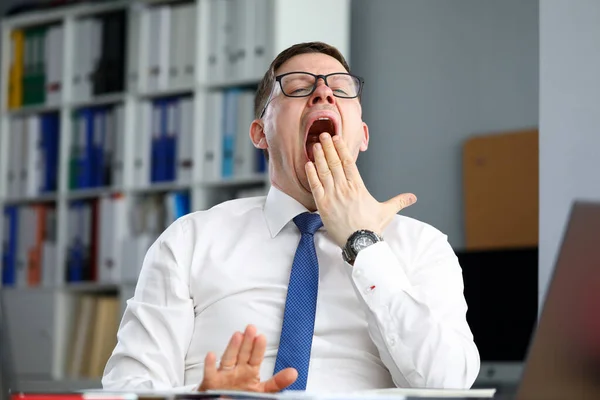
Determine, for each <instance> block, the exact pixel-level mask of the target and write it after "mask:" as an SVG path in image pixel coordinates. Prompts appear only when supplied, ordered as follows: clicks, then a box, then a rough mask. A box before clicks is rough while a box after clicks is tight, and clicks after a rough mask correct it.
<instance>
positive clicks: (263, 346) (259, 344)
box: [248, 335, 267, 367]
mask: <svg viewBox="0 0 600 400" xmlns="http://www.w3.org/2000/svg"><path fill="white" fill-rule="evenodd" d="M266 350H267V338H266V337H265V335H258V336H257V337H255V338H254V346H253V347H252V354H251V355H250V359H249V360H248V364H250V365H252V366H253V367H257V366H259V365H260V364H262V362H263V359H264V358H265V351H266Z"/></svg>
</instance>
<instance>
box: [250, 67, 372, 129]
mask: <svg viewBox="0 0 600 400" xmlns="http://www.w3.org/2000/svg"><path fill="white" fill-rule="evenodd" d="M292 74H305V75H311V76H312V77H314V78H315V83H314V84H313V87H312V90H311V91H310V93H307V94H303V95H299V96H291V95H288V94H286V93H285V91H284V90H283V84H282V83H281V80H282V79H283V78H285V77H286V76H288V75H292ZM332 75H347V76H350V77H352V78H356V79H357V80H358V83H359V85H358V90H357V92H356V96H352V97H348V96H338V95H337V94H335V92H334V93H333V95H334V96H335V97H338V98H340V99H356V98H357V97H360V95H361V93H362V89H363V85H364V84H365V80H364V79H363V78H362V77H360V76H358V75H354V74H351V73H348V72H332V73H331V74H327V75H320V74H319V75H316V74H312V73H310V72H305V71H292V72H286V73H285V74H281V75H277V76H276V77H275V82H279V87H280V88H281V93H283V95H284V96H286V97H292V98H301V97H308V96H310V95H312V94H313V93H314V92H315V90H317V83H318V82H319V78H321V79H323V82H325V85H327V86H328V87H330V86H329V84H328V83H327V78H328V77H330V76H332ZM273 89H275V84H274V85H273V88H272V89H271V93H270V94H269V99H268V100H267V102H266V103H265V106H264V107H263V109H262V111H261V113H260V117H259V119H260V118H262V117H263V115H265V111H267V106H268V105H269V103H271V100H273V97H272V96H273Z"/></svg>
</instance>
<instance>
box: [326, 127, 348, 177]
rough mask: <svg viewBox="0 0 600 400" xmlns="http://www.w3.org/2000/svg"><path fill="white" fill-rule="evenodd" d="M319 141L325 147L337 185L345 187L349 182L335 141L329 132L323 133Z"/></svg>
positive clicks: (328, 163) (328, 162)
mask: <svg viewBox="0 0 600 400" xmlns="http://www.w3.org/2000/svg"><path fill="white" fill-rule="evenodd" d="M319 140H320V141H321V144H322V145H323V152H324V153H325V159H326V160H327V165H328V166H329V170H330V171H331V175H332V176H333V180H334V182H335V184H336V185H345V184H346V183H347V182H348V181H347V179H346V174H345V173H344V168H343V167H342V161H341V160H340V156H339V155H338V152H337V149H336V148H335V145H334V144H333V140H332V139H331V135H330V134H329V133H327V132H323V133H321V135H320V136H319Z"/></svg>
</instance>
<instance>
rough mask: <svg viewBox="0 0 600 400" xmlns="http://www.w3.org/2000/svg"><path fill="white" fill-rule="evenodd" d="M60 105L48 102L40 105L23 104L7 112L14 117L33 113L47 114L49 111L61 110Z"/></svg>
mask: <svg viewBox="0 0 600 400" xmlns="http://www.w3.org/2000/svg"><path fill="white" fill-rule="evenodd" d="M60 108H61V107H60V105H51V106H49V105H46V104H40V105H32V106H23V107H21V108H16V109H14V110H8V111H7V112H6V114H7V115H8V116H12V117H22V116H27V115H32V114H47V113H53V112H59V111H60Z"/></svg>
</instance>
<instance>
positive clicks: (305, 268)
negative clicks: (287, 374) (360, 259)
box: [274, 212, 323, 390]
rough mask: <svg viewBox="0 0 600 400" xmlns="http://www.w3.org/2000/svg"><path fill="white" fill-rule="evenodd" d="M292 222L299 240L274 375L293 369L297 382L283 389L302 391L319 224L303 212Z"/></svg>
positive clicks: (309, 341) (312, 310)
mask: <svg viewBox="0 0 600 400" xmlns="http://www.w3.org/2000/svg"><path fill="white" fill-rule="evenodd" d="M294 223H295V224H296V226H297V227H298V229H299V230H300V232H301V233H302V237H301V238H300V243H299V244H298V248H297V249H296V256H295V257H294V264H293V265H292V272H291V273H290V283H289V285H288V292H287V299H286V302H285V312H284V315H283V327H282V329H281V338H280V340H279V351H278V352H277V360H275V371H274V374H276V373H277V372H279V371H281V370H282V369H284V368H289V367H292V368H295V369H296V370H297V371H298V379H296V381H295V382H294V383H293V384H292V385H290V386H289V387H287V388H286V390H306V381H307V379H308V367H309V364H310V349H311V347H312V339H313V333H314V327H315V311H316V309H317V293H318V291H319V262H318V260H317V252H316V251H315V243H314V234H315V232H316V231H317V230H318V229H319V228H320V227H321V226H323V222H322V221H321V217H320V216H319V214H310V213H308V212H305V213H302V214H300V215H298V216H296V218H294Z"/></svg>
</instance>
